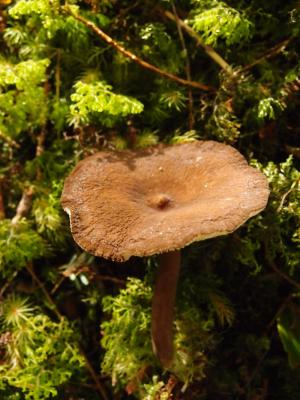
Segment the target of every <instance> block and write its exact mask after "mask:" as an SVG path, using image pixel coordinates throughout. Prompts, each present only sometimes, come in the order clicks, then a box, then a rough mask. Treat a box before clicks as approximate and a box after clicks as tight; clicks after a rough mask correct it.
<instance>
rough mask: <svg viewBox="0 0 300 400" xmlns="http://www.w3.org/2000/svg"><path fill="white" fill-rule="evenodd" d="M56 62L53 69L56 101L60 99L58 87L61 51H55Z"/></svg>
mask: <svg viewBox="0 0 300 400" xmlns="http://www.w3.org/2000/svg"><path fill="white" fill-rule="evenodd" d="M56 55H57V61H56V67H55V96H56V98H57V99H59V98H60V86H61V73H60V61H61V51H60V49H57V53H56Z"/></svg>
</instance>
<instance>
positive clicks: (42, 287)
mask: <svg viewBox="0 0 300 400" xmlns="http://www.w3.org/2000/svg"><path fill="white" fill-rule="evenodd" d="M26 269H27V271H28V272H29V274H30V275H31V277H32V279H33V280H34V282H36V284H37V285H38V287H39V288H40V289H41V291H42V292H43V293H44V296H45V297H46V299H47V300H48V302H49V303H50V304H51V306H52V307H51V309H52V310H53V312H54V313H55V315H56V316H57V318H58V319H59V320H61V319H62V318H63V316H62V315H61V313H60V312H59V310H58V308H57V305H56V304H55V302H54V300H53V299H52V297H51V296H50V294H49V293H48V291H47V289H46V288H45V286H44V285H43V283H42V282H41V281H40V279H39V278H38V276H37V275H36V273H35V272H34V269H33V266H32V263H28V264H27V266H26Z"/></svg>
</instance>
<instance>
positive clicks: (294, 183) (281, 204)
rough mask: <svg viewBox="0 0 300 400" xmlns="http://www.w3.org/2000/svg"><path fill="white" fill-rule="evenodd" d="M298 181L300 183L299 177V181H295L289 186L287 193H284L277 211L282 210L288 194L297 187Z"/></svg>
mask: <svg viewBox="0 0 300 400" xmlns="http://www.w3.org/2000/svg"><path fill="white" fill-rule="evenodd" d="M298 183H299V179H298V180H297V181H295V182H293V184H292V185H291V187H290V188H289V190H288V191H287V192H286V193H284V195H283V196H282V198H281V201H280V204H279V206H278V208H277V212H279V211H281V209H282V207H283V205H284V202H285V200H286V198H287V197H288V195H289V194H290V193H291V192H292V191H293V190H294V189H295V187H296V185H297V184H298Z"/></svg>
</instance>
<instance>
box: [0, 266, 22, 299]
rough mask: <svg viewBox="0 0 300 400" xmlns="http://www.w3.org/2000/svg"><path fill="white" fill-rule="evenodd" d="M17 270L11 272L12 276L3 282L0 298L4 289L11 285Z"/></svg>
mask: <svg viewBox="0 0 300 400" xmlns="http://www.w3.org/2000/svg"><path fill="white" fill-rule="evenodd" d="M18 273H19V271H18V270H16V271H14V273H13V274H12V276H11V277H10V278H9V279H7V280H6V282H5V284H4V285H3V286H2V288H1V290H0V298H2V297H3V295H4V293H5V292H6V290H7V289H8V288H9V286H10V285H11V283H12V281H13V280H14V279H15V277H16V276H17V275H18Z"/></svg>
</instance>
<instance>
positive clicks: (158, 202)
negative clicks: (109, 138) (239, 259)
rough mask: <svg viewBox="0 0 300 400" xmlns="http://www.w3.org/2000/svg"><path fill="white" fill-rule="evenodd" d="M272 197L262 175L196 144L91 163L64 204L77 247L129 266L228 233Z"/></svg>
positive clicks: (71, 180) (220, 148)
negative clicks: (137, 259)
mask: <svg viewBox="0 0 300 400" xmlns="http://www.w3.org/2000/svg"><path fill="white" fill-rule="evenodd" d="M268 196H269V188H268V183H267V180H266V178H265V176H264V175H263V174H262V173H261V172H260V171H258V170H256V169H254V168H252V167H250V166H249V165H248V164H247V162H246V160H245V158H244V157H243V156H242V155H241V154H240V153H239V152H238V151H237V150H235V149H234V148H233V147H231V146H228V145H224V144H221V143H218V142H214V141H195V142H190V143H184V144H179V145H173V146H157V147H154V148H149V149H146V150H135V151H129V150H128V151H120V152H117V151H116V152H115V151H105V152H99V153H96V154H94V155H92V156H90V157H87V158H85V159H84V160H82V161H80V162H79V163H78V164H77V166H76V167H75V168H74V170H73V171H72V173H71V174H70V176H69V177H68V178H67V179H66V181H65V185H64V190H63V193H62V197H61V202H62V206H63V208H64V210H65V211H66V212H67V213H68V214H69V217H70V224H71V231H72V234H73V237H74V239H75V241H76V242H77V243H78V245H79V246H80V247H82V248H83V249H84V250H86V251H87V252H90V253H92V254H94V255H96V256H101V257H105V258H109V259H113V260H116V261H125V260H127V259H128V258H130V257H131V256H149V255H152V254H157V253H162V252H167V251H171V250H175V249H179V248H182V247H184V246H186V245H188V244H190V243H192V242H194V241H198V240H203V239H207V238H211V237H215V236H219V235H225V234H227V233H230V232H232V231H234V230H235V229H237V228H238V227H239V226H240V225H242V224H243V223H244V222H245V221H246V220H247V219H248V218H250V217H252V216H253V215H255V214H257V213H259V212H260V211H261V210H262V209H264V207H265V206H266V203H267V200H268Z"/></svg>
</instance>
